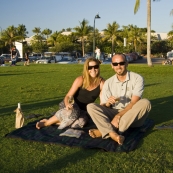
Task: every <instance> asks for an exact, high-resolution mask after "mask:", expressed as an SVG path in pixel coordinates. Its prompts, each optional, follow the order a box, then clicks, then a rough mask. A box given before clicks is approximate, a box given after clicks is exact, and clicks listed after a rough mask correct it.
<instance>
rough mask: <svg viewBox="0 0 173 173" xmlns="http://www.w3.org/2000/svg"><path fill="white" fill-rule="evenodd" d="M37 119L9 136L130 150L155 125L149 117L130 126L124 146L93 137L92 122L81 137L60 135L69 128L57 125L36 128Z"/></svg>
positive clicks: (121, 150) (46, 141) (106, 148)
mask: <svg viewBox="0 0 173 173" xmlns="http://www.w3.org/2000/svg"><path fill="white" fill-rule="evenodd" d="M35 124H36V121H34V122H30V123H28V124H27V125H25V126H23V127H22V128H19V129H17V130H14V131H12V132H11V133H9V134H7V135H6V137H7V138H16V139H23V140H28V141H38V142H45V143H53V144H61V145H68V146H70V147H73V146H77V147H82V148H88V149H90V148H99V149H103V150H104V151H109V152H129V151H132V150H134V149H136V147H137V145H138V144H139V142H140V140H141V139H142V138H143V137H144V135H145V133H146V132H147V131H148V130H149V129H151V127H153V126H154V121H153V120H151V119H147V120H146V121H145V123H144V125H143V126H142V127H139V128H129V129H128V130H127V131H126V133H125V134H124V136H125V141H124V143H123V145H122V146H120V145H118V144H117V143H116V142H115V141H113V140H112V139H101V138H94V139H93V138H91V137H90V136H89V135H88V130H89V129H91V128H94V125H93V124H92V123H88V124H87V126H86V127H85V128H82V129H80V130H83V131H84V133H82V135H81V136H80V137H79V138H76V137H67V136H59V135H60V134H62V133H63V132H65V131H66V130H67V129H62V130H60V129H58V128H57V126H56V125H52V126H49V127H44V128H41V129H40V130H38V129H36V128H35Z"/></svg>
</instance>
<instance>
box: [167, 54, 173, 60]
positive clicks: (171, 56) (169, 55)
mask: <svg viewBox="0 0 173 173" xmlns="http://www.w3.org/2000/svg"><path fill="white" fill-rule="evenodd" d="M167 59H170V60H171V61H172V60H173V52H170V53H169V54H168V56H167Z"/></svg>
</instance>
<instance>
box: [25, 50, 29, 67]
mask: <svg viewBox="0 0 173 173" xmlns="http://www.w3.org/2000/svg"><path fill="white" fill-rule="evenodd" d="M29 53H30V52H29V50H28V51H27V52H26V53H25V62H24V66H26V65H29Z"/></svg>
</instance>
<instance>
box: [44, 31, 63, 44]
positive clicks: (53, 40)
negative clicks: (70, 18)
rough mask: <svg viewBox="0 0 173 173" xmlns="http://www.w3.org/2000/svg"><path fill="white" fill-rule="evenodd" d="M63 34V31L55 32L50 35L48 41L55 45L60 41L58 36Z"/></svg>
mask: <svg viewBox="0 0 173 173" xmlns="http://www.w3.org/2000/svg"><path fill="white" fill-rule="evenodd" d="M60 34H61V32H58V31H56V32H54V33H53V34H52V35H50V37H49V38H48V40H47V41H48V43H49V44H50V45H52V46H53V47H54V46H55V45H56V43H57V42H58V37H59V35H60Z"/></svg>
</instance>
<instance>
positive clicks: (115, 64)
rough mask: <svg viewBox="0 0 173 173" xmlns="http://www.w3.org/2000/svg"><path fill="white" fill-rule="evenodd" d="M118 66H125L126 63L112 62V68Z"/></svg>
mask: <svg viewBox="0 0 173 173" xmlns="http://www.w3.org/2000/svg"><path fill="white" fill-rule="evenodd" d="M118 64H119V65H125V64H126V62H125V61H124V62H113V63H112V65H113V66H118Z"/></svg>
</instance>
